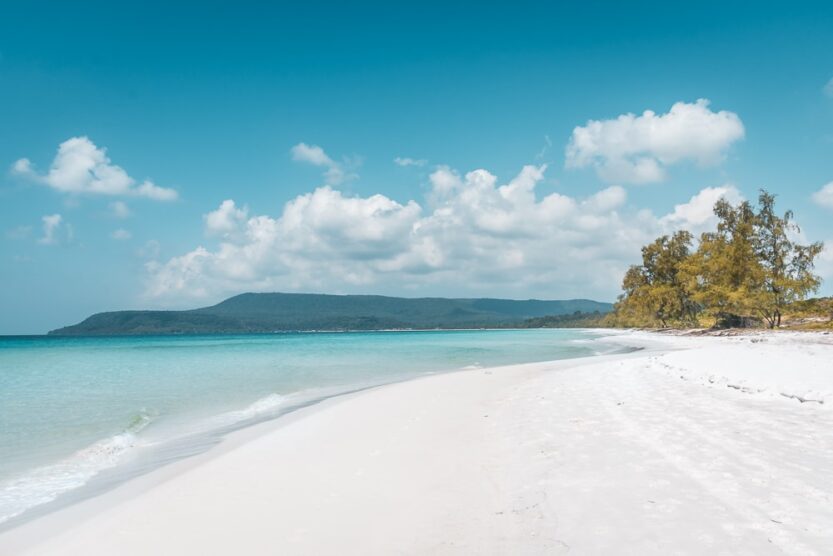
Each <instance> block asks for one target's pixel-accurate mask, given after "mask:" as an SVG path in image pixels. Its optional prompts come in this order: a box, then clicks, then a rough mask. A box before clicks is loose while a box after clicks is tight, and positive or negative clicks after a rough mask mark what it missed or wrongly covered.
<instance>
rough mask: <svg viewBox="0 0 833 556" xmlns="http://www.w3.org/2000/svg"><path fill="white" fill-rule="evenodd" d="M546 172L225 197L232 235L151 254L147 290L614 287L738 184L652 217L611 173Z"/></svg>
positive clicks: (572, 290) (178, 295)
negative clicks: (270, 204) (564, 175)
mask: <svg viewBox="0 0 833 556" xmlns="http://www.w3.org/2000/svg"><path fill="white" fill-rule="evenodd" d="M545 172H546V166H543V165H542V166H532V165H530V166H525V167H524V168H523V169H522V170H521V171H520V173H519V174H518V175H517V176H516V177H514V178H513V179H511V180H509V181H508V182H505V183H501V182H499V181H498V179H497V177H496V176H494V175H493V174H491V173H490V172H488V171H486V170H483V169H478V170H474V171H471V172H468V173H466V174H464V175H461V174H459V173H458V172H456V171H454V170H453V169H451V168H448V167H444V166H441V167H439V168H437V169H436V170H435V171H434V172H433V173H432V174H431V175H430V177H429V181H430V185H431V191H430V192H429V193H428V195H427V202H426V203H425V204H424V206H423V205H420V204H419V203H417V202H416V201H408V202H406V203H400V202H397V201H395V200H393V199H390V198H388V197H386V196H384V195H372V196H369V197H353V196H347V195H345V194H344V193H342V192H340V191H337V190H335V189H333V188H331V187H329V186H324V187H320V188H318V189H316V190H314V191H313V192H311V193H307V194H305V195H300V196H298V197H296V198H294V199H293V200H291V201H289V202H288V203H287V204H286V205H285V206H284V208H283V210H282V211H281V212H280V213H279V214H278V215H276V216H270V215H249V214H247V213H246V212H245V211H242V210H241V209H239V208H237V205H236V204H235V203H234V202H233V201H232V200H226V201H224V202H223V203H222V204H221V205H220V207H219V208H218V209H217V210H216V211H214V212H212V213H209V214H210V215H217V219H218V222H222V225H218V226H215V229H216V230H217V231H221V232H224V233H225V234H227V235H223V234H221V236H220V240H219V243H218V244H217V245H216V247H211V246H200V247H197V248H196V249H194V250H192V251H190V252H188V253H185V254H183V255H180V256H177V257H173V258H171V259H169V260H167V261H151V262H150V263H148V264H147V265H146V266H147V271H148V276H147V289H146V294H147V296H148V297H149V298H151V299H153V300H156V302H158V303H166V304H177V303H179V304H181V305H189V304H194V303H197V302H198V301H199V300H204V301H212V300H215V299H218V298H220V297H222V296H225V295H229V294H233V293H237V292H241V291H280V290H283V291H326V292H350V291H353V292H367V291H372V292H387V293H396V294H402V293H404V292H407V291H413V292H414V293H415V295H435V294H436V295H440V294H441V295H478V294H482V295H496V292H500V295H502V296H506V297H571V296H593V297H597V298H601V299H613V298H614V297H615V295H616V294H617V293H618V291H619V285H620V281H621V277H622V274H623V273H624V271H625V269H626V268H627V267H628V265H630V264H632V263H633V262H634V261H636V260H638V257H639V250H640V247H641V246H642V245H644V244H645V243H646V242H648V241H650V240H652V239H654V238H655V237H656V236H657V235H660V234H662V233H667V232H668V231H669V230H670V229H672V228H673V227H674V226H677V225H683V224H687V225H691V226H701V227H702V226H707V225H708V224H709V222H710V216H709V214H710V211H711V207H710V206H709V205H710V204H711V203H712V200H716V199H717V198H719V196H720V195H719V194H723V195H726V196H727V197H729V198H733V196H735V195H739V194H737V191H736V190H735V189H734V188H732V187H730V186H726V187H723V188H707V189H705V190H703V191H702V192H700V193H698V194H697V195H695V196H694V197H693V198H692V199H691V200H690V201H689V202H688V203H685V204H683V205H678V206H677V207H675V209H674V211H673V212H672V213H671V214H669V215H665V216H662V217H657V216H655V215H654V214H652V213H651V212H650V211H647V210H638V209H636V208H629V207H628V206H627V193H626V191H625V189H624V188H622V187H620V186H611V187H608V188H606V189H603V190H601V191H598V192H596V193H594V194H593V195H590V196H588V197H585V198H574V197H571V196H568V195H563V194H561V193H557V192H549V193H548V194H538V193H536V188H539V187H540V186H541V184H542V182H543V180H544V174H545ZM220 215H223V216H222V217H220ZM208 221H209V216H208V215H206V217H205V222H206V226H207V227H208V226H209V224H208Z"/></svg>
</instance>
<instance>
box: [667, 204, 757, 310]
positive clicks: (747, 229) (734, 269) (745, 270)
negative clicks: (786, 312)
mask: <svg viewBox="0 0 833 556" xmlns="http://www.w3.org/2000/svg"><path fill="white" fill-rule="evenodd" d="M714 214H715V215H716V216H717V218H718V223H717V230H716V231H715V232H707V233H704V234H702V236H701V237H700V245H699V247H698V249H697V252H696V253H695V254H694V255H693V256H692V258H691V260H689V261H687V263H686V264H685V265H684V272H685V274H686V276H688V278H689V282H690V284H691V285H690V288H691V289H692V290H693V292H694V293H693V297H694V299H695V300H696V301H697V302H699V303H701V304H702V305H703V306H704V307H705V311H706V314H708V315H709V316H711V317H714V318H715V320H716V321H717V323H718V324H722V325H730V326H738V325H744V324H746V322H747V320H748V318H749V317H750V316H752V315H753V314H754V306H753V303H752V298H753V296H754V293H755V292H756V291H758V290H759V289H760V286H761V283H762V280H763V272H762V268H761V265H760V263H759V262H758V259H757V254H756V251H755V245H756V243H755V241H756V240H755V238H756V235H755V234H756V232H755V222H756V216H755V211H754V210H753V208H752V206H751V205H750V204H749V203H748V202H746V201H744V202H742V203H740V204H738V205H737V206H732V204H731V203H729V202H728V201H726V200H725V199H720V200H719V201H718V202H717V203H716V204H715V206H714Z"/></svg>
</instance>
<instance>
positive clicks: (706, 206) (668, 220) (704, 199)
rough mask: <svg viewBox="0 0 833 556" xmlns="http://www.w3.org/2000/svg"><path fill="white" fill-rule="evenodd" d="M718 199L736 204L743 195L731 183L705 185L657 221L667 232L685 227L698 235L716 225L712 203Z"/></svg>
mask: <svg viewBox="0 0 833 556" xmlns="http://www.w3.org/2000/svg"><path fill="white" fill-rule="evenodd" d="M720 199H726V200H727V201H729V202H730V203H732V204H737V203H738V202H740V201H742V200H743V196H742V195H741V194H740V191H738V190H737V188H736V187H735V186H733V185H724V186H722V187H706V188H705V189H703V190H701V191H700V192H699V193H697V194H696V195H694V196H693V197H692V198H691V199H689V201H688V202H687V203H682V204H679V205H675V206H674V211H673V212H671V213H670V214H666V215H665V216H663V217H662V218H660V219H659V223H660V225H661V226H662V227H663V228H664V229H665V230H667V231H668V232H673V231H676V230H682V229H685V230H688V231H690V232H691V233H693V234H694V235H695V236H698V235H699V234H701V233H702V232H705V231H707V230H710V229H713V228H714V227H715V226H716V224H717V217H716V216H715V215H714V204H715V203H716V202H717V201H719V200H720Z"/></svg>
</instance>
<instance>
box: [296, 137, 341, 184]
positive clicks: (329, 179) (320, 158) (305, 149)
mask: <svg viewBox="0 0 833 556" xmlns="http://www.w3.org/2000/svg"><path fill="white" fill-rule="evenodd" d="M290 153H291V154H292V160H295V161H298V162H306V163H307V164H312V165H313V166H321V167H323V168H325V171H324V180H325V182H326V183H327V185H339V184H341V183H343V182H345V181H348V180H351V179H354V178H355V177H356V175H355V174H354V173H352V172H351V171H350V168H351V167H353V166H355V165H357V164H358V162H357V161H355V160H354V161H351V160H345V162H344V163H339V162H336V161H335V160H333V159H332V158H330V157H329V156H328V155H327V153H325V152H324V149H322V148H321V147H319V146H318V145H307V144H306V143H298V144H297V145H295V146H294V147H292V149H290Z"/></svg>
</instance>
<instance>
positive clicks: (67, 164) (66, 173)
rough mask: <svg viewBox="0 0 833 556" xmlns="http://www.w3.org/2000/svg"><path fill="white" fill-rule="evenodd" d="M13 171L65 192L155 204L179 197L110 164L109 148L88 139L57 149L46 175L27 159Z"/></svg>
mask: <svg viewBox="0 0 833 556" xmlns="http://www.w3.org/2000/svg"><path fill="white" fill-rule="evenodd" d="M12 172H14V173H15V174H18V175H20V176H23V177H26V178H28V179H31V180H33V181H36V182H39V183H43V184H46V185H48V186H49V187H51V188H53V189H56V190H58V191H61V192H63V193H72V194H91V195H119V196H136V197H147V198H149V199H153V200H156V201H172V200H174V199H176V198H177V192H176V191H175V190H173V189H168V188H164V187H159V186H157V185H155V184H154V183H152V182H150V181H147V180H146V181H144V182H142V183H137V181H136V180H135V179H134V178H132V177H130V176H129V175H128V174H127V172H125V171H124V169H122V168H121V167H120V166H116V165H115V164H112V163H111V162H110V158H109V157H108V156H107V152H106V149H104V148H99V147H97V146H96V145H95V144H94V143H93V142H92V141H90V139H88V138H87V137H73V138H71V139H67V140H66V141H64V142H63V143H61V144H60V145H59V146H58V153H57V154H56V155H55V159H54V160H53V161H52V164H51V165H50V167H49V171H48V172H47V173H46V174H40V173H38V172H37V171H36V170H35V169H34V167H33V165H32V163H31V162H30V161H29V159H27V158H21V159H20V160H18V161H17V162H15V163H14V164H13V165H12Z"/></svg>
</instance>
